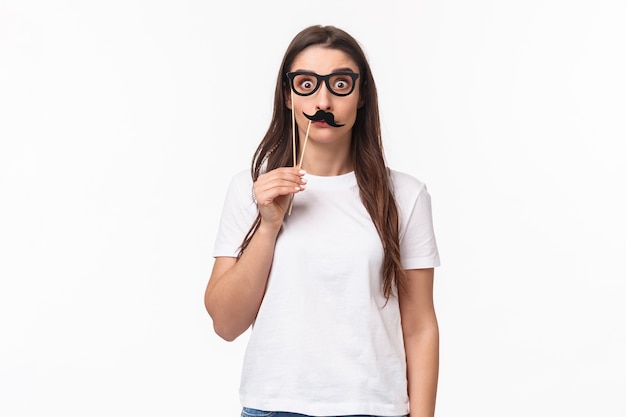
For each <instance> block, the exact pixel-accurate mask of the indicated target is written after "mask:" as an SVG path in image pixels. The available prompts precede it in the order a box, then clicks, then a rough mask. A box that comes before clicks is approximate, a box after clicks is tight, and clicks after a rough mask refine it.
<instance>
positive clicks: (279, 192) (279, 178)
mask: <svg viewBox="0 0 626 417" xmlns="http://www.w3.org/2000/svg"><path fill="white" fill-rule="evenodd" d="M304 174H306V172H305V171H304V170H302V169H300V168H297V167H285V168H276V169H274V170H272V171H269V172H266V173H265V174H262V175H259V178H258V179H257V180H256V181H255V183H254V197H255V198H256V202H257V205H258V207H259V213H260V214H261V224H264V225H266V226H269V227H272V228H275V229H279V228H280V226H281V225H282V224H283V219H284V218H285V213H286V212H287V210H288V209H289V204H290V201H291V196H292V195H293V194H296V193H299V192H300V191H302V190H304V188H305V184H306V179H304V178H303V176H304Z"/></svg>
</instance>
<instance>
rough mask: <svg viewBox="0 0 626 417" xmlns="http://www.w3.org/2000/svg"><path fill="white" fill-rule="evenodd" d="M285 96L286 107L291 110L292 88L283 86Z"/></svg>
mask: <svg viewBox="0 0 626 417" xmlns="http://www.w3.org/2000/svg"><path fill="white" fill-rule="evenodd" d="M283 96H284V98H285V107H287V108H288V109H289V110H291V88H288V86H287V85H283Z"/></svg>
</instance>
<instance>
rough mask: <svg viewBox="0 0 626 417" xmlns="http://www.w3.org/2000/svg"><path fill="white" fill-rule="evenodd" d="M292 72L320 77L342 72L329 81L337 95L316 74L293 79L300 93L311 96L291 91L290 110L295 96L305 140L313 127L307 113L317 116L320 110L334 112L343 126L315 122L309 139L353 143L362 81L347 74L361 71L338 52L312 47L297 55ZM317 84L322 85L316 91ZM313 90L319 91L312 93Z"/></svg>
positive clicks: (287, 99)
mask: <svg viewBox="0 0 626 417" xmlns="http://www.w3.org/2000/svg"><path fill="white" fill-rule="evenodd" d="M288 70H289V72H311V73H315V74H317V75H320V76H324V75H328V74H332V73H337V72H339V73H341V74H338V75H337V76H333V77H331V78H329V79H327V82H328V84H330V87H331V88H332V89H333V90H334V92H335V94H333V92H331V91H330V90H329V89H328V84H327V82H325V81H322V80H321V79H317V78H316V77H315V76H314V75H310V74H302V75H298V76H296V77H293V83H294V86H295V88H296V89H297V90H298V91H300V93H303V94H309V95H304V96H303V95H298V94H296V93H294V92H291V91H290V92H289V93H288V96H287V97H286V102H287V107H288V108H290V109H291V106H292V103H291V98H292V97H293V106H294V109H295V118H296V124H297V125H298V128H299V131H300V137H301V138H304V136H305V134H306V129H307V126H308V124H309V119H308V118H307V117H306V116H305V115H304V114H303V113H306V114H307V115H309V116H313V115H315V114H316V113H317V111H318V110H323V111H324V112H326V113H332V114H333V116H334V122H335V123H336V124H337V125H342V126H339V127H334V126H331V124H329V123H327V122H325V121H314V122H312V123H311V127H310V130H309V140H314V141H317V142H329V143H330V142H338V141H341V142H344V141H345V143H349V142H350V139H351V137H352V127H353V126H354V122H355V121H356V115H357V109H358V107H359V105H360V90H359V84H360V79H358V78H357V79H354V77H351V76H350V75H349V74H345V73H357V74H358V72H359V68H358V66H357V65H356V63H355V62H354V60H353V59H352V58H351V57H350V56H349V55H347V54H346V53H344V52H343V51H340V50H337V49H330V48H325V47H322V46H310V47H308V48H306V49H304V50H303V51H302V52H300V53H299V54H298V55H297V56H296V58H295V60H294V61H293V64H292V65H291V68H288ZM317 84H319V85H318V86H317V89H316V90H315V86H316V85H317ZM352 88H354V89H353V90H352ZM313 90H315V91H314V92H312V93H311V91H313ZM350 91H351V92H350ZM337 94H340V95H337ZM345 94H347V95H345Z"/></svg>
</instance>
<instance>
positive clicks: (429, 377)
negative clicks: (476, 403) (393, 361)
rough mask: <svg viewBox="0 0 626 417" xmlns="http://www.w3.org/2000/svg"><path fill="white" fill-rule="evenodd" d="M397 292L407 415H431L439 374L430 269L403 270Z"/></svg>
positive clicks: (432, 413) (437, 330)
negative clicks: (404, 360)
mask: <svg viewBox="0 0 626 417" xmlns="http://www.w3.org/2000/svg"><path fill="white" fill-rule="evenodd" d="M406 272H407V279H406V285H405V286H404V288H403V289H401V290H400V292H399V301H400V314H401V317H402V333H403V335H404V348H405V350H406V360H407V378H408V382H409V405H410V410H411V417H433V416H434V415H435V400H436V397H437V381H438V377H439V326H438V323H437V316H436V314H435V307H434V303H433V279H434V274H435V272H434V268H428V269H412V270H407V271H406Z"/></svg>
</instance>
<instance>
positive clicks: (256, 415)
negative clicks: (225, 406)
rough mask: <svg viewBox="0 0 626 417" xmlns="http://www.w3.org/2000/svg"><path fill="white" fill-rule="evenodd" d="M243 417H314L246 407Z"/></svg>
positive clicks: (352, 416) (356, 415)
mask: <svg viewBox="0 0 626 417" xmlns="http://www.w3.org/2000/svg"><path fill="white" fill-rule="evenodd" d="M241 417H313V416H308V415H306V414H298V413H288V412H286V411H262V410H256V409H254V408H246V407H244V408H243V410H242V411H241ZM328 417H384V416H371V415H364V414H352V415H349V416H328ZM395 417H408V415H406V416H395Z"/></svg>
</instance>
